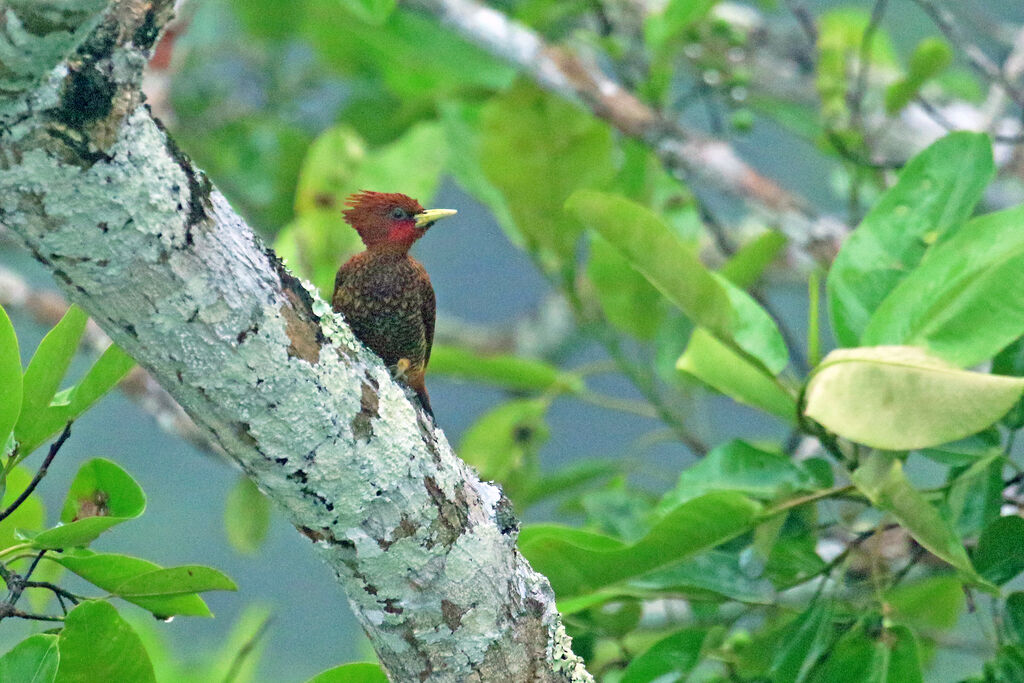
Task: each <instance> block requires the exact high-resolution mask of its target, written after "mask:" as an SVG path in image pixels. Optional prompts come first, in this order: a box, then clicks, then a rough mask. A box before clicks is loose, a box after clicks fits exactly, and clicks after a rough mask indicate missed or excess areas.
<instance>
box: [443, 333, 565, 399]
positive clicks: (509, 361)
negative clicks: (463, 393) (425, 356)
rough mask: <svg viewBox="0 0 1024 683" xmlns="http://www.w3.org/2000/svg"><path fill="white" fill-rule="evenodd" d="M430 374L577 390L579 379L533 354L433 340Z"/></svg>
mask: <svg viewBox="0 0 1024 683" xmlns="http://www.w3.org/2000/svg"><path fill="white" fill-rule="evenodd" d="M430 374H431V375H435V376H437V375H444V376H447V377H451V378H453V379H462V380H470V381H475V382H483V383H486V384H494V385H496V386H499V387H502V388H505V389H509V390H511V391H537V392H542V391H551V390H561V391H568V392H573V393H576V392H579V391H582V390H583V380H582V379H580V377H579V376H578V375H574V374H572V373H569V372H563V371H561V370H559V369H558V368H557V367H555V366H554V365H551V364H550V363H547V362H545V361H542V360H538V359H535V358H524V357H522V356H512V355H509V354H494V355H483V354H479V353H474V352H473V351H470V350H469V349H464V348H460V347H457V346H450V345H447V344H435V345H434V348H433V350H432V351H431V353H430Z"/></svg>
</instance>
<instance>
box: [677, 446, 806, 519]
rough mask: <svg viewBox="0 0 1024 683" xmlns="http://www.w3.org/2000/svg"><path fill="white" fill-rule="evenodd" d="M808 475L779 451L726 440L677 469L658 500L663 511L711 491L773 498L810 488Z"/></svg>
mask: <svg viewBox="0 0 1024 683" xmlns="http://www.w3.org/2000/svg"><path fill="white" fill-rule="evenodd" d="M813 486H814V481H813V480H812V479H811V477H810V475H808V474H807V473H806V472H804V471H803V470H802V469H800V467H798V466H797V465H796V464H795V463H794V462H793V461H792V460H791V459H789V458H788V457H786V456H784V455H781V454H779V453H770V452H768V451H763V450H760V449H758V448H754V447H753V446H751V445H750V444H748V443H747V442H745V441H739V440H735V441H729V442H727V443H724V444H722V445H720V446H716V447H715V448H713V449H711V451H710V452H709V453H708V454H707V455H706V456H704V457H703V458H701V459H700V460H698V461H697V462H696V463H694V464H693V465H691V466H690V467H687V468H686V469H684V470H683V471H682V473H680V475H679V481H678V482H676V485H675V488H673V489H672V490H671V491H669V492H668V493H666V494H665V495H664V497H662V499H661V502H660V503H659V504H658V509H659V510H660V511H662V512H665V511H669V510H671V509H673V508H675V507H676V506H678V505H680V504H682V503H685V502H687V501H689V500H693V499H694V498H698V497H700V496H702V495H704V494H705V493H710V492H712V491H738V492H740V493H744V494H746V495H748V496H751V497H752V498H759V499H762V500H772V499H775V498H778V497H779V496H781V495H786V494H791V493H793V492H795V491H802V490H806V489H809V488H813Z"/></svg>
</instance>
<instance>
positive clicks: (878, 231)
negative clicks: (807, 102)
mask: <svg viewBox="0 0 1024 683" xmlns="http://www.w3.org/2000/svg"><path fill="white" fill-rule="evenodd" d="M994 173H995V166H994V164H993V161H992V146H991V143H990V142H989V139H988V136H986V135H982V134H978V133H966V132H957V133H951V134H950V135H947V136H946V137H944V138H942V139H941V140H939V141H938V142H936V143H934V144H933V145H932V146H931V147H929V148H928V149H926V150H925V151H923V152H921V153H920V154H918V155H917V156H916V157H914V158H913V159H912V160H911V161H910V163H908V164H907V165H906V167H905V168H904V169H903V171H902V172H901V173H900V178H899V181H898V182H897V183H896V184H895V185H894V186H893V187H892V188H890V189H889V190H888V191H887V192H886V193H885V194H884V195H883V196H882V198H881V199H880V200H879V201H878V203H877V204H876V205H875V207H874V208H873V209H872V210H871V211H870V212H869V213H868V215H867V216H865V217H864V220H863V221H861V224H860V225H859V226H858V227H857V229H856V230H854V231H853V233H852V234H851V235H850V236H849V237H848V238H847V239H846V242H845V243H844V244H843V247H842V249H840V251H839V254H838V255H837V256H836V259H835V261H834V262H833V263H832V269H831V270H830V271H829V274H828V297H829V307H830V314H831V318H832V329H833V331H834V332H835V335H836V338H837V339H838V341H839V343H840V344H841V345H843V346H856V345H857V344H859V343H860V341H861V335H862V334H863V333H864V330H865V328H867V326H868V321H869V320H870V319H871V316H872V314H873V313H874V312H875V309H877V308H878V306H879V305H880V304H881V303H882V301H883V300H885V298H886V297H887V296H888V295H889V293H890V292H891V291H892V290H893V289H894V288H895V287H896V286H897V285H898V284H899V283H900V281H901V280H902V279H903V278H904V277H906V276H907V274H908V273H910V272H911V271H912V270H913V269H914V268H915V267H916V266H917V264H918V263H919V262H920V261H921V257H922V256H924V254H925V251H926V250H927V249H928V247H929V246H930V245H932V244H934V243H936V242H938V241H940V240H942V239H943V238H944V237H945V236H946V235H947V233H949V232H950V231H951V230H954V229H956V228H957V227H958V226H959V225H960V224H961V223H963V222H964V221H965V220H966V219H967V218H968V217H969V216H970V214H971V211H972V210H973V209H974V205H975V204H977V202H978V200H979V199H980V198H981V195H982V192H984V190H985V186H986V185H988V183H989V181H990V180H991V179H992V176H993V174H994Z"/></svg>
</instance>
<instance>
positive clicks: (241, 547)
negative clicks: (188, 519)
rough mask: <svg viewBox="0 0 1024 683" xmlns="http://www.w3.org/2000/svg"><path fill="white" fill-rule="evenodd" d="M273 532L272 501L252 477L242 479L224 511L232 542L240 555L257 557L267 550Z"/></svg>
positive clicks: (231, 493)
mask: <svg viewBox="0 0 1024 683" xmlns="http://www.w3.org/2000/svg"><path fill="white" fill-rule="evenodd" d="M269 529H270V501H269V500H267V497H266V496H264V495H263V493H262V492H260V490H259V489H258V488H256V484H254V483H253V482H252V480H251V479H249V477H246V476H244V475H243V476H240V477H239V478H238V481H237V482H235V485H234V486H233V487H231V491H230V492H229V493H228V500H227V504H226V507H225V509H224V530H225V531H226V532H227V535H228V542H229V543H231V547H232V548H234V549H235V550H237V551H238V552H240V553H244V554H246V555H253V554H255V553H256V552H257V551H258V550H259V549H260V548H261V547H262V546H263V542H264V541H266V539H267V531H268V530H269Z"/></svg>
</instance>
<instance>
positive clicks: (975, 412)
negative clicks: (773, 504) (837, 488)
mask: <svg viewBox="0 0 1024 683" xmlns="http://www.w3.org/2000/svg"><path fill="white" fill-rule="evenodd" d="M1022 389H1024V379H1020V378H1011V377H1000V376H996V375H985V374H981V373H977V372H967V371H965V370H960V369H958V368H955V367H953V366H951V365H949V364H948V363H946V362H944V361H942V360H940V359H938V358H935V357H933V356H930V355H929V354H928V353H926V352H925V351H922V350H921V349H917V348H914V347H909V346H876V347H871V348H857V349H839V350H836V351H833V352H832V353H830V354H829V355H828V356H826V357H825V360H824V361H822V363H821V365H819V366H818V369H817V370H815V372H814V374H813V375H812V377H811V379H810V382H809V383H808V385H807V390H806V392H805V400H806V404H805V407H804V414H805V415H807V416H808V417H810V418H813V419H814V420H817V421H818V422H820V423H821V424H822V425H824V426H825V427H826V428H827V429H829V430H831V431H833V432H835V433H836V434H838V435H840V436H843V437H845V438H848V439H850V440H851V441H857V442H859V443H863V444H865V445H868V446H871V447H873V448H882V449H886V450H892V451H899V450H910V449H914V448H926V447H928V446H936V445H938V444H941V443H945V442H947V441H955V440H957V439H961V438H963V437H965V436H968V435H970V434H974V433H975V432H978V431H981V430H982V429H984V428H985V427H988V426H989V425H990V424H992V423H994V422H995V421H996V420H998V419H999V418H1000V417H1002V416H1003V415H1004V414H1006V411H1008V410H1009V409H1010V408H1011V407H1012V406H1013V405H1014V404H1015V403H1016V402H1017V399H1018V398H1020V396H1021V391H1022Z"/></svg>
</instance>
